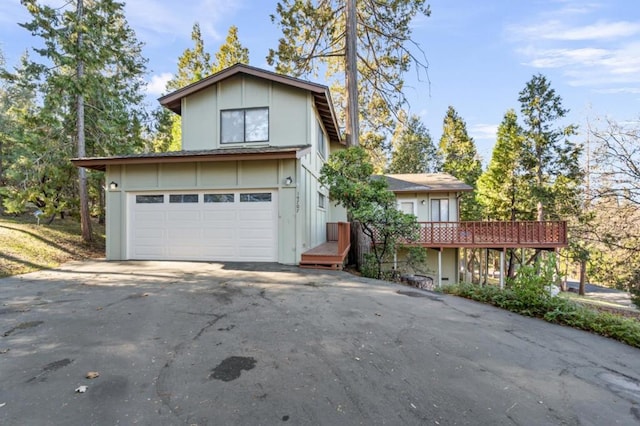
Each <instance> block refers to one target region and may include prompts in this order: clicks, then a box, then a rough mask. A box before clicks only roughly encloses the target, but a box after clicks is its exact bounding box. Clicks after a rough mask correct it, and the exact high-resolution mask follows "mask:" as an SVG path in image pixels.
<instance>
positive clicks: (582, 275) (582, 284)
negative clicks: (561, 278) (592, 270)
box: [578, 260, 587, 296]
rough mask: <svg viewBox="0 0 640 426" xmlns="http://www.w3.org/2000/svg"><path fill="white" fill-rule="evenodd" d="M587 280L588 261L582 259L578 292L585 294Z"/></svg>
mask: <svg viewBox="0 0 640 426" xmlns="http://www.w3.org/2000/svg"><path fill="white" fill-rule="evenodd" d="M586 281H587V261H586V260H580V285H579V287H578V294H579V295H580V296H584V287H585V282H586Z"/></svg>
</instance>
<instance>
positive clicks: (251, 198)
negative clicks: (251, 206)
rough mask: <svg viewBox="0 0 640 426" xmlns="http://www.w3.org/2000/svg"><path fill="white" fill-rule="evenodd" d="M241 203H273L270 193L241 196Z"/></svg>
mask: <svg viewBox="0 0 640 426" xmlns="http://www.w3.org/2000/svg"><path fill="white" fill-rule="evenodd" d="M240 202H241V203H268V202H271V193H270V192H253V193H248V194H240Z"/></svg>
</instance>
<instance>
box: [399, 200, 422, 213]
mask: <svg viewBox="0 0 640 426" xmlns="http://www.w3.org/2000/svg"><path fill="white" fill-rule="evenodd" d="M397 203H398V210H400V211H402V206H401V204H402V203H412V204H413V213H411V214H413V215H414V216H415V217H418V199H417V198H408V199H407V198H405V199H400V200H397Z"/></svg>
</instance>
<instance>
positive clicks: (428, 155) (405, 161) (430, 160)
mask: <svg viewBox="0 0 640 426" xmlns="http://www.w3.org/2000/svg"><path fill="white" fill-rule="evenodd" d="M400 118H401V120H400V121H399V122H398V125H397V128H396V131H395V132H394V135H393V138H392V142H391V144H392V147H393V151H392V152H391V164H390V165H389V168H388V172H389V173H435V172H437V171H439V170H440V167H441V164H440V156H439V154H438V151H437V150H436V147H435V146H434V144H433V141H432V140H431V135H430V134H429V131H428V130H427V128H426V127H425V125H424V124H423V123H422V122H421V121H420V118H419V117H418V116H416V115H412V116H411V117H410V118H407V117H406V114H405V113H402V114H401V115H400Z"/></svg>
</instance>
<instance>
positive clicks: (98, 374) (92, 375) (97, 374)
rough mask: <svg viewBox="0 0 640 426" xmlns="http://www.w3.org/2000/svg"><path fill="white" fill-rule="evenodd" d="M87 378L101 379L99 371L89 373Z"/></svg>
mask: <svg viewBox="0 0 640 426" xmlns="http://www.w3.org/2000/svg"><path fill="white" fill-rule="evenodd" d="M85 377H86V378H87V379H95V378H96V377H100V373H99V372H97V371H89V372H88V373H87V374H86V376H85Z"/></svg>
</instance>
